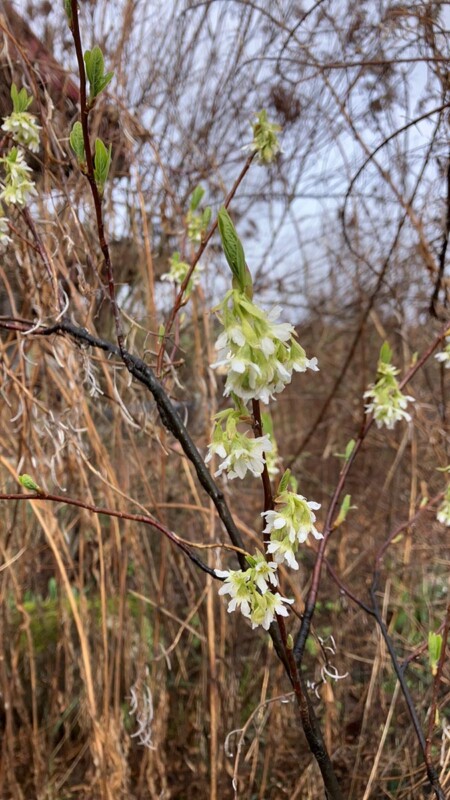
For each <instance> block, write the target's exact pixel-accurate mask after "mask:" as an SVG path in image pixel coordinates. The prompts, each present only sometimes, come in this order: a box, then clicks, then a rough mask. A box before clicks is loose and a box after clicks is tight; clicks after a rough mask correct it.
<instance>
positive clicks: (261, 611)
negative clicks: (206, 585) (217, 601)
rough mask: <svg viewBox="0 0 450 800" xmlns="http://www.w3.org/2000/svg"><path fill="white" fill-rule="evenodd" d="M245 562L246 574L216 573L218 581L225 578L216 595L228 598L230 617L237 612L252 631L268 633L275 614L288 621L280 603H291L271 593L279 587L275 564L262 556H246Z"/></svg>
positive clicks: (224, 571) (244, 571) (285, 610)
mask: <svg viewBox="0 0 450 800" xmlns="http://www.w3.org/2000/svg"><path fill="white" fill-rule="evenodd" d="M247 561H248V563H249V568H248V569H247V570H218V569H216V570H215V573H216V575H217V577H218V578H225V581H224V584H223V586H222V587H221V588H220V589H219V594H221V595H224V594H228V595H230V597H231V599H230V601H229V603H228V611H229V613H231V612H232V611H235V610H236V609H239V610H240V612H241V614H242V615H243V616H244V617H246V618H247V619H249V620H250V622H251V623H252V628H256V627H258V626H259V625H262V627H263V628H264V629H265V630H266V631H267V630H269V628H270V625H271V624H272V622H273V620H274V618H275V615H276V614H278V615H279V616H282V617H287V615H288V611H287V609H286V607H285V606H284V605H283V603H293V602H294V601H293V600H289V599H288V598H286V597H282V596H281V595H280V594H279V592H275V591H273V589H274V588H276V587H277V586H278V578H277V575H276V570H277V565H276V563H274V562H271V561H269V562H267V561H266V559H265V558H264V555H263V554H262V553H255V555H254V556H247Z"/></svg>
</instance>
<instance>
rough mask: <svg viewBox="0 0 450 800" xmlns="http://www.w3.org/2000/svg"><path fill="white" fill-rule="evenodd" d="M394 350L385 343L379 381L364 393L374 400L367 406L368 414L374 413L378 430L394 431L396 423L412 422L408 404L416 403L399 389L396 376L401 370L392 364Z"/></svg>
mask: <svg viewBox="0 0 450 800" xmlns="http://www.w3.org/2000/svg"><path fill="white" fill-rule="evenodd" d="M391 359H392V350H391V348H390V347H389V345H388V343H387V342H385V343H384V344H383V346H382V348H381V351H380V358H379V361H378V367H377V380H376V383H375V384H372V385H371V386H369V388H368V390H367V391H366V392H364V397H368V398H372V399H371V402H370V403H367V404H366V413H367V414H370V413H372V412H373V415H374V419H375V422H376V424H377V427H378V428H381V427H383V425H384V426H386V428H389V429H392V428H393V427H394V425H395V423H396V422H398V421H399V420H402V419H405V420H406V421H407V422H409V421H410V420H411V415H410V414H409V413H408V412H407V411H406V407H407V405H408V403H413V402H414V397H411V396H410V395H407V394H403V393H402V392H401V390H400V389H399V385H398V381H397V378H396V375H398V374H399V372H400V370H398V369H396V367H394V366H393V365H392V364H391Z"/></svg>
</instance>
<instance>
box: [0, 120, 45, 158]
mask: <svg viewBox="0 0 450 800" xmlns="http://www.w3.org/2000/svg"><path fill="white" fill-rule="evenodd" d="M2 130H4V131H6V132H7V133H10V134H11V135H12V137H13V139H14V141H15V142H17V144H20V145H22V147H26V148H28V150H31V152H32V153H37V152H38V150H39V131H40V130H41V128H40V126H39V125H38V124H37V122H36V117H34V116H33V114H29V113H28V111H13V112H12V114H10V115H9V117H5V120H4V122H3V125H2Z"/></svg>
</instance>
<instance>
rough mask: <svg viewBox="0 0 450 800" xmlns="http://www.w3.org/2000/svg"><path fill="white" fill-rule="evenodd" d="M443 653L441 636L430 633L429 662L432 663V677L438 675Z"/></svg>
mask: <svg viewBox="0 0 450 800" xmlns="http://www.w3.org/2000/svg"><path fill="white" fill-rule="evenodd" d="M441 652H442V636H441V634H440V633H434V632H433V631H430V632H429V634H428V660H429V662H430V667H431V674H432V675H436V673H437V669H438V664H439V659H440V657H441Z"/></svg>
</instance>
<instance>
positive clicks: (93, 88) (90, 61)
mask: <svg viewBox="0 0 450 800" xmlns="http://www.w3.org/2000/svg"><path fill="white" fill-rule="evenodd" d="M84 63H85V65H86V74H87V77H88V81H89V88H90V93H89V102H90V103H91V105H92V104H93V102H94V100H95V98H96V97H97V96H98V95H99V94H100V92H103V90H104V89H106V87H107V86H108V84H109V83H110V81H111V80H112V78H113V77H114V72H105V61H104V58H103V53H102V51H101V49H100V47H99V46H98V45H95V47H93V48H92V50H86V52H85V54H84Z"/></svg>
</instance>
